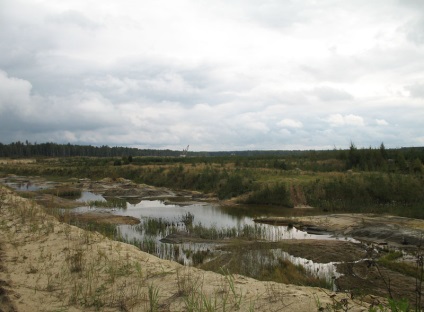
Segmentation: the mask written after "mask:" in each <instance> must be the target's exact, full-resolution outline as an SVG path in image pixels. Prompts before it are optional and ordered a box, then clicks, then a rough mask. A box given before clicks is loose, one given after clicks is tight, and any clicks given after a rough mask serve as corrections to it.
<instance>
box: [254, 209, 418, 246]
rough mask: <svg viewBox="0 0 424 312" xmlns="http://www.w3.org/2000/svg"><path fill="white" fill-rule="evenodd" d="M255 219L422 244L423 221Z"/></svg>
mask: <svg viewBox="0 0 424 312" xmlns="http://www.w3.org/2000/svg"><path fill="white" fill-rule="evenodd" d="M255 221H257V222H263V223H269V224H280V225H288V224H291V225H293V226H295V227H297V228H300V229H303V230H306V231H313V232H318V233H319V232H330V233H335V234H339V235H345V236H350V237H353V238H355V239H358V240H361V241H365V242H369V243H374V244H390V245H392V246H397V247H402V248H410V249H413V248H416V247H418V246H421V244H422V239H423V237H424V220H421V219H411V218H403V217H397V216H389V215H376V214H348V213H346V214H331V215H321V216H306V217H292V218H282V217H270V218H261V219H257V220H255Z"/></svg>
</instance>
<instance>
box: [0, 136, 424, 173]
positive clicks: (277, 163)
mask: <svg viewBox="0 0 424 312" xmlns="http://www.w3.org/2000/svg"><path fill="white" fill-rule="evenodd" d="M181 155H182V152H181V151H172V150H169V149H166V150H159V149H139V148H130V147H109V146H105V145H103V146H100V147H98V146H91V145H73V144H70V143H68V144H57V143H38V144H37V143H30V142H28V141H26V142H25V143H24V142H20V141H18V142H13V143H10V144H2V143H0V157H9V158H25V157H74V156H79V157H122V158H125V159H128V158H129V157H130V158H131V159H132V158H133V157H140V156H144V157H146V156H149V157H160V158H158V159H152V158H150V160H149V161H150V162H155V163H157V162H170V161H173V158H176V157H177V158H179V159H178V161H182V160H183V159H182V158H181V157H180V156H181ZM184 156H185V155H184ZM187 156H190V157H188V158H187V159H185V162H195V161H196V160H195V158H199V157H200V158H201V159H198V161H200V162H204V161H205V159H204V157H214V158H220V159H222V162H226V161H227V158H228V157H230V158H231V159H232V161H234V162H235V163H236V166H242V167H252V166H254V167H270V166H272V167H274V168H277V169H282V170H287V169H294V168H291V166H290V163H293V161H291V160H295V163H296V164H297V165H299V164H303V166H302V167H303V168H301V169H305V170H312V171H341V170H350V169H353V170H358V171H384V172H399V173H402V172H403V173H421V172H422V171H423V166H422V164H423V162H424V147H409V148H400V149H386V148H385V146H384V143H381V145H380V146H379V147H377V148H372V147H369V148H357V147H356V146H355V144H354V143H353V142H352V143H351V145H350V148H349V149H345V150H342V149H333V150H309V151H298V150H297V151H296V150H295V151H282V150H281V151H280V150H278V151H272V150H269V151H255V150H252V151H221V152H188V153H187ZM282 159H284V160H282ZM329 160H335V161H337V162H336V163H331V162H329ZM214 161H216V159H215V160H214ZM138 162H144V161H143V160H141V159H139V160H138ZM340 164H341V165H340Z"/></svg>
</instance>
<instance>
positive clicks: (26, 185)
mask: <svg viewBox="0 0 424 312" xmlns="http://www.w3.org/2000/svg"><path fill="white" fill-rule="evenodd" d="M5 184H6V185H7V186H9V187H11V188H13V189H14V190H16V191H30V192H34V191H39V190H45V189H48V188H50V187H49V186H47V185H40V184H35V183H32V182H5Z"/></svg>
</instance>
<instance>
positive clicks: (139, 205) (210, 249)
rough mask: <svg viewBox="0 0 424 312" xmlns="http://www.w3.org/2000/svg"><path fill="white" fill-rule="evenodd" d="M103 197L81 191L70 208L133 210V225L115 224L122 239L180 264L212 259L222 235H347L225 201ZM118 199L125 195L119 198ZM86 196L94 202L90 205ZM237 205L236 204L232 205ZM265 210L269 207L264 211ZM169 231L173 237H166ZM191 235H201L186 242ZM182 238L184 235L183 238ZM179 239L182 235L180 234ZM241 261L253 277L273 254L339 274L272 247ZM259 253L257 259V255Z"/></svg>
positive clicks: (270, 238)
mask: <svg viewBox="0 0 424 312" xmlns="http://www.w3.org/2000/svg"><path fill="white" fill-rule="evenodd" d="M107 200H109V201H110V200H111V199H109V198H108V199H105V198H104V197H103V196H102V195H100V194H94V193H91V192H82V195H81V198H79V199H78V200H77V201H78V202H81V203H85V205H82V206H81V207H78V208H76V209H74V212H77V213H84V212H100V213H111V214H116V215H124V216H132V217H135V218H138V219H140V224H138V225H132V226H131V225H119V226H118V232H119V236H120V238H121V239H122V240H124V241H126V242H130V243H133V244H135V245H137V246H138V247H140V249H142V250H144V251H147V252H149V253H151V254H154V255H156V256H158V257H160V258H162V259H168V260H173V261H177V262H180V263H182V264H185V265H197V264H199V263H204V262H208V261H211V260H212V259H214V258H216V257H217V256H218V255H219V254H221V253H222V251H220V250H219V245H220V244H222V242H223V241H225V240H231V239H245V240H255V241H266V242H278V241H282V240H287V239H291V240H296V239H319V240H340V239H343V240H351V241H354V240H352V239H350V238H347V237H336V236H332V235H329V234H325V235H317V234H309V233H307V232H304V231H301V230H299V229H296V228H295V227H288V226H274V225H269V224H257V223H255V222H254V221H253V218H254V217H260V216H261V215H260V214H259V215H258V214H255V216H248V215H246V214H243V213H240V211H238V212H235V211H231V209H229V208H228V207H225V208H224V207H221V206H219V205H215V204H210V203H192V204H177V203H169V202H166V201H164V200H143V199H138V200H134V198H131V202H132V203H129V202H128V201H127V202H126V204H125V205H124V207H123V206H122V205H120V206H119V207H118V206H116V207H110V205H106V204H105V206H107V208H106V207H102V202H104V203H106V202H107ZM120 200H125V198H121V199H120ZM90 202H96V206H97V207H93V205H91V207H90ZM236 209H237V208H236ZM266 215H269V211H268V212H266ZM169 237H174V238H175V237H176V238H177V239H176V240H174V241H172V240H171V241H169V239H168V238H169ZM192 237H196V238H199V237H200V238H202V239H203V240H198V239H195V240H193V241H191V242H190V240H191V238H192ZM187 238H189V239H188V240H187ZM180 239H181V240H180ZM243 257H245V258H246V259H243V265H244V266H246V268H248V267H251V268H250V269H247V271H250V272H251V274H250V276H251V277H256V278H257V276H256V273H255V272H256V271H260V264H261V263H262V264H263V265H267V266H269V265H273V264H276V263H277V260H278V259H285V260H288V261H290V262H292V263H293V264H294V265H297V266H302V267H304V268H305V270H306V271H307V272H308V274H310V275H313V276H315V277H317V278H321V279H325V280H326V281H327V282H328V283H332V281H333V280H334V278H336V277H337V276H338V273H337V272H336V268H335V264H334V263H314V262H312V261H310V260H307V259H304V258H299V257H293V256H291V255H289V254H288V253H286V252H283V251H281V250H278V249H273V250H271V252H270V251H269V250H267V252H265V253H264V252H261V251H260V250H255V251H250V252H248V253H245V255H244V256H243ZM259 259H261V260H260V261H259Z"/></svg>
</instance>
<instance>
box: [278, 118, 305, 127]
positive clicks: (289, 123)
mask: <svg viewBox="0 0 424 312" xmlns="http://www.w3.org/2000/svg"><path fill="white" fill-rule="evenodd" d="M277 125H278V126H280V127H282V128H302V127H303V124H302V123H301V122H300V121H297V120H293V119H288V118H285V119H283V120H281V121H280V122H278V124H277Z"/></svg>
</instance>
